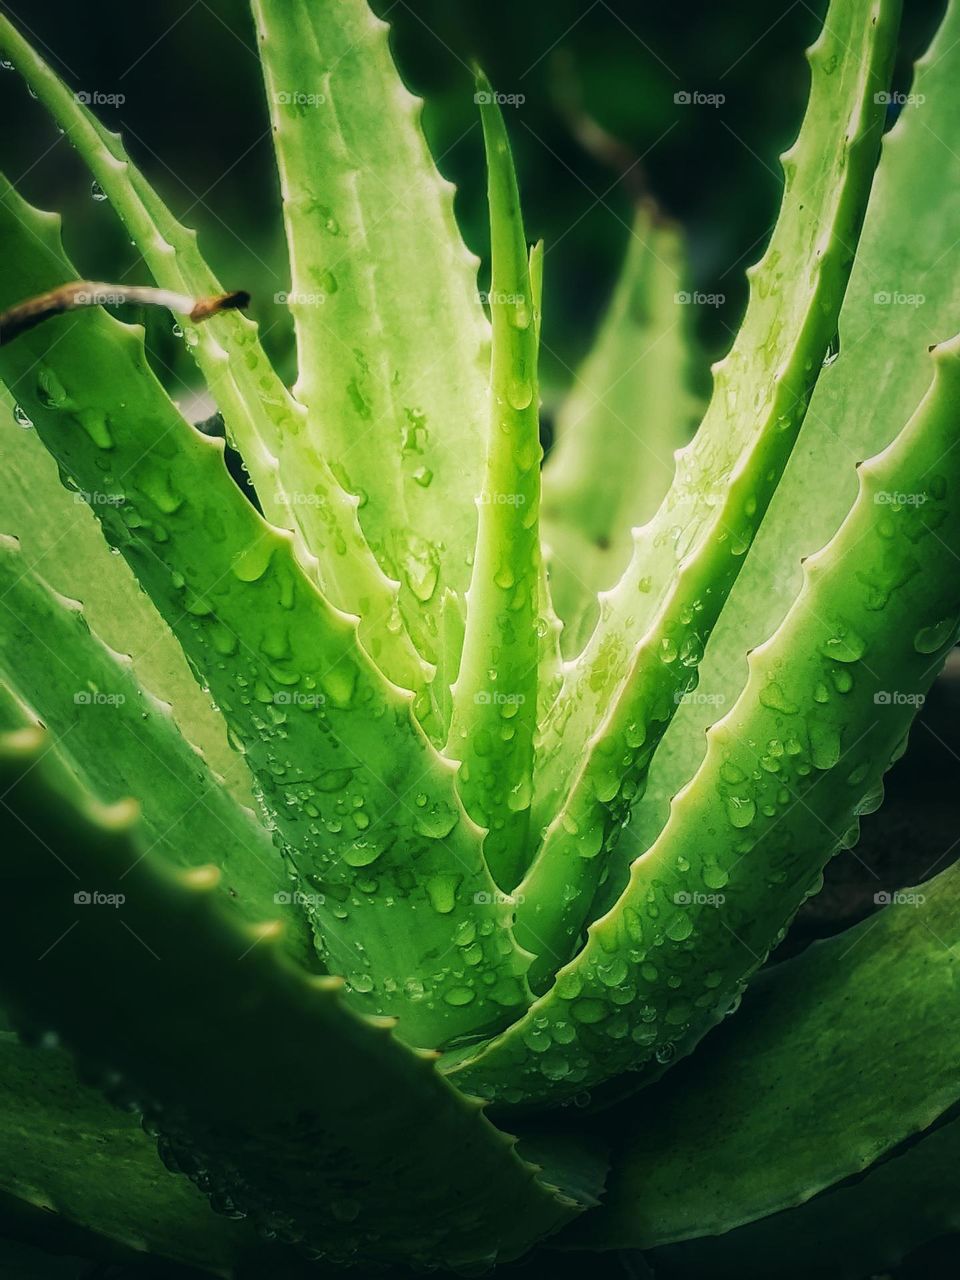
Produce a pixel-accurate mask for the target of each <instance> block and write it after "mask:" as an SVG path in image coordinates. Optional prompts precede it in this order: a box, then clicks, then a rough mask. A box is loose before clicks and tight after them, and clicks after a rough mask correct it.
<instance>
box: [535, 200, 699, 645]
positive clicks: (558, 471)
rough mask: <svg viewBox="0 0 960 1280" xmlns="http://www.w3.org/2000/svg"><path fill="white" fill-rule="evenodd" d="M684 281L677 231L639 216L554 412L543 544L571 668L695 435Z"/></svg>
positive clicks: (642, 210) (647, 209)
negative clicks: (678, 456)
mask: <svg viewBox="0 0 960 1280" xmlns="http://www.w3.org/2000/svg"><path fill="white" fill-rule="evenodd" d="M685 275H686V263H685V253H684V245H683V240H682V237H681V235H680V233H679V231H678V230H677V229H676V228H675V227H674V226H673V225H671V224H670V223H667V222H665V221H664V220H663V218H662V216H661V215H659V214H658V213H657V211H656V210H655V209H653V208H652V207H651V206H650V204H649V203H648V202H647V203H641V204H639V205H638V207H637V209H636V211H635V213H634V216H633V222H632V225H631V227H630V233H629V236H628V240H627V248H626V253H625V256H624V260H623V265H622V267H621V271H620V277H619V279H618V281H617V284H616V287H615V289H614V291H613V295H612V297H611V298H610V301H609V304H608V306H607V309H606V311H605V313H604V317H603V320H602V322H601V324H600V327H599V329H598V331H597V334H596V337H595V339H594V341H593V345H592V347H591V349H590V351H589V353H588V355H587V357H586V359H585V360H584V362H583V364H582V365H581V367H580V368H579V369H578V370H577V371H576V373H575V374H574V381H573V385H572V387H571V389H570V391H569V392H568V393H567V396H566V398H565V399H564V400H563V401H562V403H561V405H560V408H559V409H558V411H557V417H556V440H555V443H554V446H553V448H552V450H551V451H550V455H549V457H548V459H547V462H546V465H545V466H544V469H543V537H544V541H545V543H546V544H547V546H548V547H549V549H550V583H551V588H552V591H553V596H554V601H555V604H556V607H557V612H558V613H559V615H560V617H561V618H563V620H564V622H565V623H566V631H565V634H564V649H565V651H566V652H567V653H569V654H570V655H571V656H574V655H575V654H576V653H579V651H580V649H581V648H582V647H583V644H584V643H585V642H586V640H587V639H588V638H589V635H590V631H591V630H592V628H593V626H594V625H595V623H596V619H597V592H598V591H603V590H608V589H609V588H610V587H612V586H613V585H614V583H615V582H616V581H617V580H618V579H619V577H620V575H621V574H622V573H623V571H624V570H625V569H626V567H627V564H628V563H629V560H630V553H631V550H632V548H633V540H632V538H631V536H630V530H631V529H632V528H634V527H635V526H638V525H641V524H644V523H645V522H646V521H647V520H649V519H650V517H651V516H652V515H653V514H654V512H655V511H656V509H657V507H658V506H659V505H660V502H661V500H662V498H663V496H664V494H665V493H666V492H667V489H668V487H669V485H670V480H671V478H672V476H673V471H674V457H673V455H674V452H675V450H677V449H679V448H680V446H681V445H683V444H685V443H686V442H687V441H688V440H689V438H690V435H691V433H692V430H693V427H694V426H695V425H696V417H695V415H696V408H697V406H696V401H695V399H694V397H693V395H692V394H691V392H690V391H689V389H688V388H687V386H686V383H687V375H688V364H689V360H690V340H689V333H688V325H687V324H686V319H687V314H688V312H689V310H690V309H691V308H689V307H685V306H683V305H682V303H683V302H684V300H685V298H686V297H688V296H689V295H686V294H685V293H684V284H685Z"/></svg>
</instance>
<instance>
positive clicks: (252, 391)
mask: <svg viewBox="0 0 960 1280" xmlns="http://www.w3.org/2000/svg"><path fill="white" fill-rule="evenodd" d="M0 49H3V50H4V51H5V52H6V53H7V55H8V56H9V57H10V58H12V59H13V61H14V62H15V64H16V67H17V70H18V71H19V72H20V74H21V75H22V76H23V77H24V79H25V80H26V81H27V83H28V84H29V85H30V87H31V89H32V90H33V91H34V93H35V94H36V96H37V97H38V98H39V99H40V100H41V102H42V103H43V104H44V106H45V107H46V108H47V109H48V110H49V112H50V113H51V115H52V116H53V118H54V119H55V120H56V121H57V122H58V124H59V125H60V127H61V128H62V129H63V130H64V132H65V133H66V135H67V136H68V137H69V139H70V141H71V142H72V143H73V144H74V146H75V147H76V148H77V150H78V151H79V153H80V155H81V158H82V159H83V160H84V161H85V162H86V163H87V165H88V166H89V168H90V171H91V173H92V174H93V175H94V177H95V179H96V181H97V183H98V184H99V186H100V188H101V189H102V190H103V192H104V194H105V195H106V196H107V197H108V198H109V199H110V201H111V204H112V205H113V207H114V209H115V210H116V212H117V213H118V214H119V216H120V217H121V218H122V219H123V221H124V224H125V226H126V228H127V230H128V232H129V234H130V236H131V237H132V239H133V240H134V242H135V244H136V245H137V248H138V249H139V250H140V252H141V254H142V255H143V258H144V261H145V262H146V264H147V266H148V268H149V269H150V272H151V273H152V275H153V276H154V279H155V280H156V281H157V283H158V284H159V285H160V286H161V287H163V288H169V289H173V290H176V291H179V292H185V293H187V294H199V295H208V294H216V293H220V292H222V291H223V290H222V286H221V284H220V282H219V281H218V280H217V278H216V277H215V276H214V274H213V272H212V271H211V270H210V268H209V267H208V266H207V264H206V261H205V260H204V258H203V257H202V255H201V254H200V252H199V249H198V247H197V238H196V233H195V232H194V231H189V230H187V229H186V228H185V227H183V226H182V225H181V224H180V223H179V222H177V220H176V219H175V218H174V217H173V215H172V214H171V213H170V211H169V210H168V209H167V208H166V206H165V205H164V204H163V202H162V200H161V199H160V197H159V196H158V195H157V193H156V192H155V191H154V190H153V188H152V187H151V186H150V184H149V183H148V182H147V180H146V179H145V178H144V176H143V175H142V174H141V173H140V172H139V170H138V169H137V168H136V167H135V166H134V164H133V163H132V161H131V160H130V158H129V156H128V155H127V154H126V151H125V150H124V147H123V143H122V140H121V139H120V136H119V135H118V134H115V133H111V132H109V131H108V130H107V129H105V128H104V127H103V126H102V125H101V124H99V123H98V121H97V120H96V118H95V117H94V116H93V114H92V113H91V112H90V111H89V110H88V109H87V108H86V107H85V106H83V105H82V103H81V102H80V101H79V98H78V96H77V95H76V94H74V93H71V91H70V90H69V89H68V88H67V87H66V86H65V85H64V84H63V83H62V82H61V81H60V80H59V79H58V77H57V76H56V74H55V73H54V72H53V71H52V70H51V69H50V67H48V66H47V65H46V63H45V62H44V61H43V60H42V59H41V58H40V57H39V56H38V55H37V54H36V53H35V52H34V50H33V49H32V48H31V47H30V45H29V44H28V43H27V41H26V40H24V39H23V37H22V36H21V35H20V34H19V32H18V31H17V30H16V28H15V27H13V26H12V24H11V23H10V22H9V21H8V20H7V19H6V18H5V17H3V15H0ZM3 200H4V203H9V202H11V201H13V202H14V204H15V206H16V200H15V196H14V195H12V194H11V193H10V192H9V190H7V188H6V184H5V183H4V185H3ZM14 213H15V215H16V216H19V217H20V218H21V220H22V221H23V222H24V223H26V224H28V225H29V224H30V223H31V221H33V218H32V217H31V213H30V211H29V206H22V207H20V208H16V207H15V209H14ZM8 234H10V233H9V232H8ZM49 238H50V237H49V234H48V237H47V239H48V240H49ZM65 265H68V264H65ZM70 276H71V277H75V276H76V273H75V272H74V271H73V269H72V268H70ZM52 283H53V284H61V283H63V278H62V277H61V278H60V279H57V280H54V281H52ZM35 291H36V290H34V292H35ZM28 296H30V292H29V291H28V292H27V293H24V294H22V295H21V297H20V298H12V297H11V298H10V302H11V303H13V302H18V301H21V300H22V298H24V297H28ZM181 328H183V330H184V336H185V340H186V341H187V343H188V345H189V347H190V350H191V351H192V353H193V355H194V356H195V357H196V359H197V363H198V365H199V366H200V369H201V372H202V373H203V375H204V377H205V378H206V381H207V384H208V386H209V388H210V392H211V394H212V395H213V396H214V398H215V399H216V401H217V404H218V406H219V409H220V412H221V414H222V415H223V419H224V423H225V425H226V428H227V432H228V434H229V435H230V438H231V440H232V441H233V442H234V443H235V444H236V446H237V448H238V449H239V451H240V452H241V454H242V455H243V459H244V464H245V466H246V467H247V469H248V471H249V473H250V478H251V480H252V482H253V485H254V487H255V489H256V491H257V495H258V497H259V498H260V501H261V504H262V506H263V509H264V511H265V512H266V514H267V516H268V518H269V519H270V520H271V521H273V522H274V523H275V524H277V525H280V526H281V527H288V526H289V527H290V528H298V529H299V530H300V532H301V533H302V535H303V538H304V541H305V542H306V545H307V546H308V547H309V549H310V551H311V552H312V553H313V554H314V555H315V556H317V557H318V559H319V567H318V572H319V575H320V580H321V582H322V583H323V585H324V588H325V589H326V590H327V592H328V593H329V594H330V596H331V597H332V599H333V600H334V601H335V603H336V604H337V605H338V606H339V607H340V608H342V609H345V610H347V611H348V612H351V613H355V614H357V615H359V616H361V617H362V622H361V638H362V640H363V643H364V645H365V646H366V647H367V649H368V651H369V653H370V655H371V656H372V657H373V659H374V660H375V661H376V662H378V663H379V664H380V665H381V667H382V669H383V670H384V672H385V673H386V675H387V676H388V678H390V679H392V680H394V681H395V682H396V683H398V684H400V685H401V687H403V688H409V689H412V690H414V691H415V692H416V691H420V690H421V689H422V688H423V686H424V685H425V683H426V679H427V675H428V671H427V670H426V669H425V668H424V665H423V663H422V662H421V660H420V658H419V656H418V654H417V653H416V651H415V649H414V648H413V646H412V644H411V642H410V640H409V637H408V636H407V635H406V633H405V630H404V628H403V625H402V623H401V622H400V619H399V617H398V605H397V590H396V584H395V583H393V582H391V581H390V580H389V579H387V578H386V576H385V575H384V573H383V571H382V569H381V567H380V566H379V564H378V563H377V561H376V560H375V558H374V557H373V555H372V554H371V552H370V549H369V547H368V545H367V543H366V541H365V539H364V537H363V534H362V533H361V531H360V527H359V525H358V523H357V510H356V509H357V499H356V497H354V496H352V495H349V494H347V493H345V492H344V491H343V489H342V488H341V487H340V485H339V484H338V482H337V480H336V479H335V477H334V475H333V473H332V471H331V470H330V467H329V466H328V464H327V462H326V461H325V459H324V457H323V456H322V454H321V453H320V452H319V451H318V449H317V448H316V446H315V445H314V444H312V443H310V442H309V441H308V440H307V438H306V419H307V413H306V409H305V408H304V407H303V405H300V404H298V403H297V402H296V401H295V400H294V399H293V398H292V397H291V396H290V394H289V393H288V391H287V389H286V387H284V385H283V383H282V382H281V381H280V380H279V378H278V377H277V375H276V373H275V372H274V370H273V368H272V367H271V365H270V363H269V361H268V359H267V357H266V355H265V354H264V352H263V349H262V348H261V346H260V343H259V340H258V338H257V326H256V325H255V324H253V323H252V322H251V321H249V320H247V319H246V318H245V317H244V316H242V315H241V314H240V313H239V312H236V311H232V312H229V313H225V314H223V315H221V316H218V317H214V318H212V319H210V320H207V321H205V322H204V323H203V324H201V325H190V324H185V325H181ZM422 714H423V715H424V718H425V719H426V720H427V721H428V723H429V704H428V703H427V702H426V700H424V702H423V705H422Z"/></svg>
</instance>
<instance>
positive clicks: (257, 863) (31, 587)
mask: <svg viewBox="0 0 960 1280" xmlns="http://www.w3.org/2000/svg"><path fill="white" fill-rule="evenodd" d="M0 624H2V625H0V668H2V669H3V671H4V674H5V678H6V680H7V681H8V683H10V684H11V685H12V686H13V688H14V689H15V690H16V691H17V693H18V694H19V696H20V698H21V699H22V700H23V701H24V702H25V703H26V704H27V705H28V706H29V708H30V710H31V711H32V712H33V713H34V714H35V715H37V716H38V717H39V718H40V719H41V720H42V721H43V723H44V725H45V726H46V727H47V728H48V729H49V730H50V731H51V734H52V735H53V737H54V740H55V742H56V748H57V751H58V753H59V754H60V755H61V757H62V758H63V759H64V760H66V761H69V764H70V767H71V768H72V770H73V772H74V773H75V774H76V776H77V777H79V778H82V779H83V781H84V784H85V785H86V786H87V787H88V788H89V789H90V790H91V792H92V793H93V794H95V795H96V796H97V797H98V799H99V800H100V801H101V802H103V803H110V802H113V801H116V800H119V799H121V798H122V796H124V795H129V794H130V793H131V791H132V792H133V794H135V795H137V796H139V797H140V800H141V807H142V813H143V820H144V830H145V832H146V834H147V835H148V837H149V839H150V842H151V845H150V847H151V849H153V850H155V851H156V853H157V855H158V856H161V857H164V858H166V859H168V860H169V861H171V862H172V863H173V864H174V865H185V866H195V865H197V864H209V863H211V862H213V863H215V864H216V865H217V866H218V867H219V868H220V870H221V872H222V873H223V881H222V883H223V889H224V892H225V894H227V895H228V896H229V900H230V902H231V904H232V906H233V907H234V908H236V910H237V911H238V912H239V913H240V915H241V916H242V917H243V918H245V919H246V920H248V921H254V920H262V919H263V916H264V913H265V912H268V911H272V910H273V909H274V904H275V903H276V902H277V901H278V900H279V901H282V902H289V901H290V899H291V897H292V894H291V887H292V886H291V884H290V875H289V873H288V872H287V869H286V867H285V865H284V862H283V859H282V857H281V854H280V851H279V850H278V849H277V848H276V847H275V846H274V844H273V842H272V840H271V838H270V834H269V832H268V831H267V829H266V828H265V827H264V826H263V825H262V824H261V823H260V822H259V821H258V819H257V818H256V816H255V815H254V814H253V813H252V812H251V811H250V810H249V809H243V808H241V807H240V805H238V804H237V803H236V801H235V800H234V799H233V797H232V796H231V795H230V793H229V792H228V791H227V790H226V789H225V788H223V787H222V786H221V785H220V783H219V780H218V779H217V778H216V776H215V775H214V774H213V773H211V772H210V770H209V769H208V768H207V766H206V763H205V762H204V760H203V758H202V757H201V756H200V755H199V754H198V753H197V752H196V751H195V749H194V748H192V747H191V746H190V744H189V743H188V742H187V741H186V739H185V738H183V737H182V735H181V733H180V730H179V728H178V726H177V724H176V723H175V721H174V719H173V716H172V714H171V710H170V708H169V707H168V706H167V705H166V704H165V703H163V702H161V701H160V700H159V699H158V698H156V697H154V696H153V695H152V694H151V693H150V692H149V691H147V690H146V689H144V688H143V686H142V685H141V683H140V682H139V681H138V679H137V678H136V676H135V674H134V673H133V670H132V665H131V664H130V663H129V662H125V661H124V660H123V658H122V657H121V656H120V655H118V654H114V653H113V652H112V651H111V650H109V649H108V648H107V647H106V646H105V645H104V644H103V643H102V642H101V641H100V640H99V638H98V637H97V636H96V635H95V634H94V633H93V632H92V631H91V629H90V627H89V624H88V622H87V620H86V618H85V616H84V614H83V611H82V609H81V608H80V606H79V605H78V604H77V602H75V601H70V600H67V599H65V598H64V597H63V596H58V595H57V594H55V593H54V592H52V591H51V590H50V589H49V587H48V586H47V585H46V584H45V583H44V582H43V580H42V579H41V578H40V577H39V576H38V575H37V574H36V573H35V572H33V571H31V570H30V569H29V568H28V567H27V565H26V564H25V562H24V557H23V555H22V553H21V552H20V550H19V547H18V546H17V544H16V543H15V542H13V541H12V540H11V539H8V538H4V537H0ZM285 914H287V915H288V916H289V920H288V929H287V931H286V933H285V941H286V942H287V943H288V945H289V946H290V948H291V952H292V954H294V955H295V956H296V958H297V959H298V961H300V962H301V963H305V964H309V965H311V967H312V966H313V964H314V963H315V956H314V948H313V945H312V942H311V939H310V933H309V929H308V928H307V927H306V920H305V916H304V914H303V913H302V912H301V911H296V910H293V911H290V912H287V913H285Z"/></svg>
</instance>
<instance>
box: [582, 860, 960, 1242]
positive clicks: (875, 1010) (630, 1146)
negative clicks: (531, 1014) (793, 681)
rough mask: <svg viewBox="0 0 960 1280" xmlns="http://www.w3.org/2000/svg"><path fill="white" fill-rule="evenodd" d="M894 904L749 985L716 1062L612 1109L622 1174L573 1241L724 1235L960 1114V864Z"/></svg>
mask: <svg viewBox="0 0 960 1280" xmlns="http://www.w3.org/2000/svg"><path fill="white" fill-rule="evenodd" d="M888 896H889V897H890V898H891V899H892V902H891V904H890V905H889V906H887V907H885V908H884V909H883V910H882V911H881V912H880V914H879V915H874V916H871V917H869V918H868V919H866V920H864V921H863V922H862V923H861V924H859V925H857V926H856V928H854V929H850V930H847V931H846V932H845V933H842V934H840V935H839V936H837V937H835V938H832V939H831V940H830V941H829V942H823V943H817V944H814V946H812V947H810V948H809V949H808V950H807V951H805V952H804V953H803V954H802V955H801V956H799V957H797V958H796V959H795V960H791V961H787V962H786V963H784V964H781V965H778V966H776V967H775V968H774V969H772V970H769V971H768V972H767V973H765V974H763V975H761V976H760V977H759V978H758V979H757V980H756V981H755V982H754V983H752V984H751V985H750V987H749V988H748V990H747V993H746V995H745V997H744V1001H743V1005H742V1007H741V1009H740V1011H739V1012H738V1014H737V1016H736V1017H735V1018H732V1019H730V1021H729V1022H727V1023H725V1024H724V1026H723V1027H722V1028H720V1029H719V1030H718V1031H717V1032H716V1034H715V1035H714V1036H713V1037H712V1038H711V1040H710V1049H709V1054H708V1058H707V1060H706V1061H703V1060H701V1058H700V1056H699V1055H696V1056H695V1057H693V1058H691V1059H689V1060H688V1061H687V1062H684V1063H682V1064H680V1065H679V1066H678V1067H677V1069H676V1070H675V1071H673V1072H671V1073H670V1075H669V1076H668V1077H667V1079H666V1080H665V1081H664V1082H663V1083H662V1084H661V1085H660V1086H658V1087H656V1088H654V1089H651V1090H645V1091H644V1092H643V1093H641V1094H639V1095H638V1096H637V1097H636V1098H632V1099H628V1100H627V1101H625V1102H622V1103H620V1104H619V1105H618V1106H617V1107H616V1108H614V1110H613V1111H612V1112H611V1113H610V1116H609V1119H608V1121H607V1123H608V1124H609V1129H610V1132H612V1133H615V1134H616V1135H617V1148H616V1153H615V1156H614V1172H613V1174H612V1175H611V1178H610V1182H609V1185H608V1188H607V1192H606V1195H605V1197H604V1203H603V1206H602V1208H600V1209H598V1210H597V1211H596V1213H594V1214H591V1215H590V1216H589V1217H588V1218H586V1219H584V1221H583V1224H582V1226H579V1225H575V1226H574V1227H573V1228H571V1231H570V1235H569V1240H570V1241H571V1242H574V1243H575V1244H576V1246H577V1247H578V1248H580V1247H582V1248H605V1249H606V1248H610V1249H622V1248H638V1249H648V1248H653V1247H655V1246H657V1245H661V1244H667V1243H671V1242H673V1241H677V1240H685V1239H688V1238H693V1237H698V1236H713V1235H721V1234H723V1233H725V1232H727V1231H729V1230H731V1229H732V1228H735V1227H739V1226H742V1225H743V1224H744V1223H746V1222H752V1221H754V1220H756V1219H759V1218H764V1217H767V1216H768V1215H769V1214H774V1213H778V1212H780V1211H781V1210H783V1209H787V1208H791V1207H793V1206H795V1205H798V1204H801V1203H803V1202H805V1201H807V1200H809V1199H810V1198H811V1197H812V1196H814V1195H817V1194H818V1193H819V1192H821V1191H823V1190H825V1189H826V1188H828V1187H833V1186H835V1185H836V1184H837V1183H840V1182H842V1181H843V1180H844V1179H846V1178H849V1177H852V1176H854V1175H857V1174H860V1173H862V1172H863V1171H864V1170H865V1169H866V1168H868V1166H870V1165H873V1164H875V1163H876V1162H877V1161H878V1160H880V1159H882V1158H883V1157H885V1156H886V1155H887V1154H888V1153H890V1152H892V1151H893V1150H894V1149H895V1148H896V1147H898V1146H899V1145H900V1144H901V1143H903V1142H905V1141H906V1140H908V1139H910V1138H912V1137H914V1135H915V1134H918V1133H920V1132H921V1131H923V1130H925V1129H928V1128H929V1127H930V1125H932V1124H933V1123H934V1122H936V1121H937V1120H938V1119H939V1118H940V1117H941V1116H942V1115H944V1113H946V1112H947V1111H948V1110H949V1109H950V1108H951V1107H953V1106H954V1104H955V1103H956V1102H957V1101H958V1099H960V1079H958V1076H957V1071H956V1063H957V1059H958V1057H960V1024H958V1021H957V1018H956V986H957V978H958V973H960V912H958V909H957V907H958V899H960V868H958V867H956V866H954V867H951V868H950V869H949V870H948V871H945V872H943V874H942V875H940V876H938V877H937V878H936V879H935V880H933V881H930V882H928V883H926V884H922V885H919V886H918V887H916V888H915V889H907V890H903V891H900V892H898V893H896V894H890V895H888ZM785 1114H789V1117H790V1123H789V1125H785V1124H784V1115H785ZM818 1134H822V1135H823V1140H822V1141H817V1139H816V1135H818ZM774 1148H775V1149H776V1159H775V1160H773V1159H771V1160H766V1159H763V1158H762V1156H760V1158H758V1153H763V1152H770V1151H772V1150H773V1149H774Z"/></svg>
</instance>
